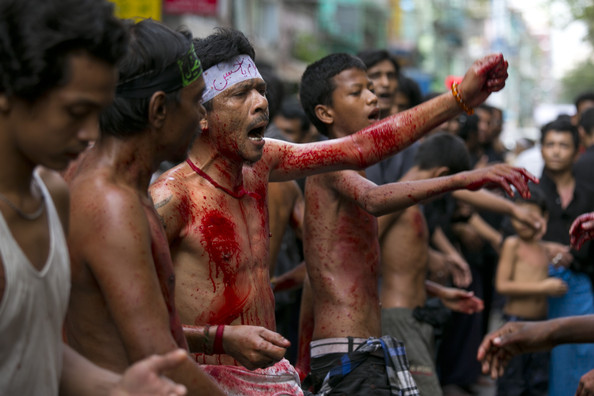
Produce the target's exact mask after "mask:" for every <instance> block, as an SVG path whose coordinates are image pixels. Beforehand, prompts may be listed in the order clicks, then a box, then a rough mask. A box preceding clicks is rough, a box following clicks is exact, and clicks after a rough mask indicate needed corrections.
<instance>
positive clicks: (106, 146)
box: [93, 134, 164, 191]
mask: <svg viewBox="0 0 594 396" xmlns="http://www.w3.org/2000/svg"><path fill="white" fill-rule="evenodd" d="M93 151H95V158H96V160H97V161H98V162H100V163H101V164H102V165H105V166H106V167H109V168H110V169H111V172H112V174H113V176H114V177H116V178H117V179H118V180H120V181H123V182H124V183H126V184H128V185H130V186H133V187H135V188H137V189H139V190H141V191H147V190H148V186H149V184H150V180H151V177H152V175H153V173H154V172H155V171H156V170H157V168H158V167H159V164H160V163H161V162H162V160H164V159H161V158H159V157H158V155H157V151H158V150H157V147H155V144H154V142H153V141H152V139H151V138H150V137H149V136H147V134H139V135H136V136H132V137H130V138H127V139H119V138H116V137H111V136H107V137H103V138H102V139H101V140H100V141H99V142H97V143H96V146H95V147H94V148H93Z"/></svg>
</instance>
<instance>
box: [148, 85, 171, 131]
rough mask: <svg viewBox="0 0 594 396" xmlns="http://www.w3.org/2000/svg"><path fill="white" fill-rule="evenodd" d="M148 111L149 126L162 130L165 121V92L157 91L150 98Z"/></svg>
mask: <svg viewBox="0 0 594 396" xmlns="http://www.w3.org/2000/svg"><path fill="white" fill-rule="evenodd" d="M148 110H149V111H148V121H149V124H150V125H151V126H152V127H153V128H155V129H161V128H163V127H164V126H165V120H166V119H167V104H166V99H165V92H163V91H157V92H155V93H154V94H153V96H151V100H150V101H149V106H148Z"/></svg>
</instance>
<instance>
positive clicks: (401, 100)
mask: <svg viewBox="0 0 594 396" xmlns="http://www.w3.org/2000/svg"><path fill="white" fill-rule="evenodd" d="M370 78H371V77H370ZM422 101H423V94H422V93H421V87H419V84H417V82H416V81H415V80H413V79H412V78H409V77H406V76H405V75H402V74H401V75H400V76H399V77H398V85H397V88H396V94H395V95H394V103H393V104H392V111H391V114H396V113H399V112H401V111H404V110H408V109H410V108H411V107H415V106H416V105H418V104H420V103H421V102H422Z"/></svg>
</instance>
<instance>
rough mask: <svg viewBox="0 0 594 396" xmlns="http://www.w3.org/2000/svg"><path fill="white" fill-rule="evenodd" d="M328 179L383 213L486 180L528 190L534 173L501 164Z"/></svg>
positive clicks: (373, 211) (337, 175)
mask: <svg viewBox="0 0 594 396" xmlns="http://www.w3.org/2000/svg"><path fill="white" fill-rule="evenodd" d="M328 180H329V181H330V182H331V183H332V186H333V188H334V189H336V190H337V191H340V192H341V194H342V195H344V196H347V197H351V198H352V199H354V200H355V201H356V202H357V204H358V205H360V206H361V207H362V208H363V209H365V210H366V211H367V212H368V213H370V214H372V215H374V216H380V215H384V214H387V213H390V212H393V211H397V210H401V209H404V208H406V207H409V206H412V205H415V204H417V203H419V202H422V201H423V200H426V199H429V198H432V197H434V196H437V195H440V194H443V193H445V192H448V191H451V190H455V189H461V188H470V189H476V188H480V187H481V186H482V185H486V184H497V185H499V186H500V187H501V188H503V189H505V190H506V191H509V192H511V185H514V186H516V187H517V188H518V189H519V190H520V191H522V192H523V193H527V192H528V189H527V183H528V181H529V180H532V177H531V175H530V174H528V173H526V172H525V171H524V170H523V169H518V168H513V167H510V166H508V165H503V164H498V165H493V166H490V167H487V168H481V169H477V170H473V171H467V172H460V173H457V174H454V175H451V176H443V177H436V178H432V179H424V180H416V181H403V182H397V183H389V184H384V185H381V186H378V185H376V184H375V183H373V182H372V181H369V180H367V179H365V178H364V177H361V176H360V175H359V174H357V172H356V171H344V172H335V173H332V176H331V177H329V178H328Z"/></svg>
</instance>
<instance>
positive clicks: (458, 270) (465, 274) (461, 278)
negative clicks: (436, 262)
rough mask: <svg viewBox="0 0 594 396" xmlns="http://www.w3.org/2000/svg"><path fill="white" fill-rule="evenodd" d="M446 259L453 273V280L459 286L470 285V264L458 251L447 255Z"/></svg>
mask: <svg viewBox="0 0 594 396" xmlns="http://www.w3.org/2000/svg"><path fill="white" fill-rule="evenodd" d="M446 260H447V263H448V265H449V268H450V273H451V274H452V281H453V282H454V285H456V286H457V287H468V286H469V285H470V283H471V282H472V273H471V272H470V266H469V265H468V263H467V262H466V260H464V258H463V257H462V256H461V255H460V254H458V253H451V254H448V255H446Z"/></svg>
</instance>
